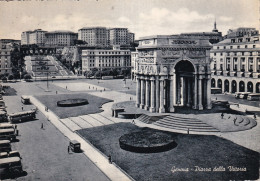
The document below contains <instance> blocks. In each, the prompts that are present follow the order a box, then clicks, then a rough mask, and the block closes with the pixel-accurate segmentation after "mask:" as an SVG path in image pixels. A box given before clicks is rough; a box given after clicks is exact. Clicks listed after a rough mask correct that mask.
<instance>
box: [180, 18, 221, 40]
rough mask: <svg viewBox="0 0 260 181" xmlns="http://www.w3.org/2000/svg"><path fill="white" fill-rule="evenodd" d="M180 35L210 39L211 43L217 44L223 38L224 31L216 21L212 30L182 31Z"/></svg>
mask: <svg viewBox="0 0 260 181" xmlns="http://www.w3.org/2000/svg"><path fill="white" fill-rule="evenodd" d="M180 35H181V36H186V37H189V38H201V39H208V40H209V42H210V43H211V44H215V43H218V42H220V41H222V40H223V37H222V32H219V31H218V29H217V23H216V21H215V23H214V28H213V30H212V32H194V33H181V34H180Z"/></svg>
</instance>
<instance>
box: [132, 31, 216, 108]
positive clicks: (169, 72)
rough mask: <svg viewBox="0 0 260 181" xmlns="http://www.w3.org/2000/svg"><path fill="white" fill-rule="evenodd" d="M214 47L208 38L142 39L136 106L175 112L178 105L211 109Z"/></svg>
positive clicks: (172, 37)
mask: <svg viewBox="0 0 260 181" xmlns="http://www.w3.org/2000/svg"><path fill="white" fill-rule="evenodd" d="M210 49H211V44H210V43H209V41H208V40H207V39H190V38H187V37H185V36H180V35H171V36H161V35H157V36H149V37H143V38H140V40H139V46H138V48H137V51H138V58H137V67H136V72H135V74H136V82H137V86H136V106H137V107H139V108H141V109H146V110H149V111H150V112H160V113H163V112H174V110H175V107H176V106H178V107H179V106H182V107H184V106H185V107H191V108H193V109H199V110H202V109H211V99H210V96H211V71H210V56H209V55H210Z"/></svg>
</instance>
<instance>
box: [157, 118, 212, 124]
mask: <svg viewBox="0 0 260 181" xmlns="http://www.w3.org/2000/svg"><path fill="white" fill-rule="evenodd" d="M159 121H164V122H168V123H176V124H188V125H207V124H205V123H203V122H196V123H193V122H188V121H180V120H177V121H176V120H169V119H165V118H164V119H160V120H159ZM157 122H158V121H157Z"/></svg>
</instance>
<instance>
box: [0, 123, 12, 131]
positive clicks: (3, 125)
mask: <svg viewBox="0 0 260 181" xmlns="http://www.w3.org/2000/svg"><path fill="white" fill-rule="evenodd" d="M12 128H14V126H13V125H12V124H10V123H0V130H1V129H12Z"/></svg>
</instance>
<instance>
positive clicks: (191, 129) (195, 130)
mask: <svg viewBox="0 0 260 181" xmlns="http://www.w3.org/2000/svg"><path fill="white" fill-rule="evenodd" d="M159 126H160V127H164V128H168V129H176V130H182V131H187V130H188V128H186V129H185V128H179V127H171V126H167V125H159ZM189 131H194V132H220V131H219V130H217V129H213V130H207V129H204V130H197V129H193V128H189Z"/></svg>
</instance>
